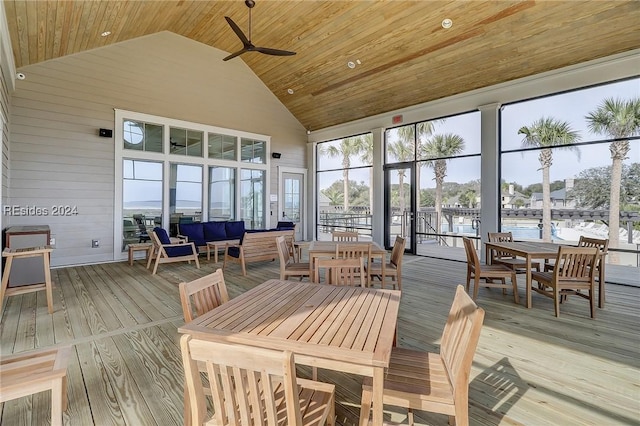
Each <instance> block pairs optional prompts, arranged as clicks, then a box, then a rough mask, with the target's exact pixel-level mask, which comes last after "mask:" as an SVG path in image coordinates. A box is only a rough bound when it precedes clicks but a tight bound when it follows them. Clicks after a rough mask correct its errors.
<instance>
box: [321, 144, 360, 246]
mask: <svg viewBox="0 0 640 426" xmlns="http://www.w3.org/2000/svg"><path fill="white" fill-rule="evenodd" d="M316 150H317V156H316V157H317V162H318V167H317V170H318V172H317V188H318V194H317V200H318V208H317V211H318V218H317V229H316V233H317V239H319V240H326V239H331V232H332V231H335V230H350V231H357V232H358V233H360V234H362V235H371V202H372V194H371V191H372V186H371V181H372V180H373V178H372V173H373V167H372V166H371V164H372V162H373V135H372V134H371V133H366V134H363V135H357V136H352V137H348V138H344V139H337V140H333V141H327V142H321V143H319V144H318V145H317V147H316Z"/></svg>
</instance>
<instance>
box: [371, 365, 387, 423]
mask: <svg viewBox="0 0 640 426" xmlns="http://www.w3.org/2000/svg"><path fill="white" fill-rule="evenodd" d="M372 392H373V425H374V426H382V417H383V404H382V396H383V393H384V368H383V367H376V368H374V369H373V383H372Z"/></svg>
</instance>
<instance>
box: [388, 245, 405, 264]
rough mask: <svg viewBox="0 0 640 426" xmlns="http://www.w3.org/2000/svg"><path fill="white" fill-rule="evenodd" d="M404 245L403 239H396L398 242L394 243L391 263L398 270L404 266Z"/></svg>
mask: <svg viewBox="0 0 640 426" xmlns="http://www.w3.org/2000/svg"><path fill="white" fill-rule="evenodd" d="M404 244H405V240H404V238H402V237H396V241H395V242H394V243H393V249H392V250H391V259H390V262H391V264H392V265H394V266H395V267H396V269H400V266H401V265H402V257H403V256H404Z"/></svg>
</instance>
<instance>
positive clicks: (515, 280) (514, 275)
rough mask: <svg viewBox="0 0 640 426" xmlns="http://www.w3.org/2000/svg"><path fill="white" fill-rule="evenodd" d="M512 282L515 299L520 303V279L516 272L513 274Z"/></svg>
mask: <svg viewBox="0 0 640 426" xmlns="http://www.w3.org/2000/svg"><path fill="white" fill-rule="evenodd" d="M511 284H512V285H513V299H514V300H515V302H516V304H518V303H520V296H518V279H517V277H516V274H515V272H514V273H513V274H512V275H511Z"/></svg>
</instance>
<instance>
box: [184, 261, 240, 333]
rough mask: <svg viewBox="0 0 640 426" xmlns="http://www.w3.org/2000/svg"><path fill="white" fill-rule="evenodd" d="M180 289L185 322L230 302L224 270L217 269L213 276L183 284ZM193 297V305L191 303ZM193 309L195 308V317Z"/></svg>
mask: <svg viewBox="0 0 640 426" xmlns="http://www.w3.org/2000/svg"><path fill="white" fill-rule="evenodd" d="M179 288H180V301H181V303H182V314H183V315H184V321H185V322H189V321H193V319H194V318H196V317H199V316H200V315H203V314H205V313H207V312H209V311H210V310H212V309H213V308H217V307H218V306H220V305H222V304H223V303H226V302H228V301H229V294H228V293H227V286H226V284H225V282H224V275H223V272H222V269H217V270H216V271H215V272H214V273H212V274H209V275H206V276H204V277H202V278H198V279H196V280H193V281H190V282H181V283H180V286H179ZM192 296H193V305H192V303H191V299H192ZM193 308H195V313H196V315H195V316H194V315H193V310H194V309H193Z"/></svg>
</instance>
